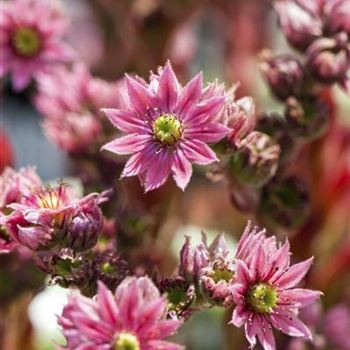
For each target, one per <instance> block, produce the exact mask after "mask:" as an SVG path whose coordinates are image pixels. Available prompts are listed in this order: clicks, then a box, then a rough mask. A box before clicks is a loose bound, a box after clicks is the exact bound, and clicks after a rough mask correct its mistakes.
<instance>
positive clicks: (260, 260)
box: [230, 226, 322, 350]
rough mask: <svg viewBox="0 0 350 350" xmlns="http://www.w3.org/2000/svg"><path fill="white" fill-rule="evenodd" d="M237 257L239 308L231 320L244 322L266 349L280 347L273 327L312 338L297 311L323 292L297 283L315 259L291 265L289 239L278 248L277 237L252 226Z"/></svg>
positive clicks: (235, 296) (252, 341) (250, 337)
mask: <svg viewBox="0 0 350 350" xmlns="http://www.w3.org/2000/svg"><path fill="white" fill-rule="evenodd" d="M236 257H237V258H238V259H239V260H238V261H237V265H236V275H235V279H234V283H233V284H232V293H233V299H234V301H235V303H236V308H235V310H234V312H233V315H232V320H231V322H230V323H232V324H233V325H235V326H236V327H241V326H243V325H244V327H245V334H246V338H247V339H248V341H249V343H250V345H251V346H252V347H254V346H255V345H256V341H257V339H258V340H259V342H260V343H261V345H262V347H263V348H264V349H265V350H274V349H276V345H275V339H274V335H273V332H272V327H274V328H276V329H278V330H280V331H282V332H284V333H286V334H288V335H290V336H292V337H305V338H307V339H311V338H312V335H311V332H310V331H309V329H308V328H307V326H306V325H305V324H304V323H303V322H301V321H300V320H299V319H298V318H297V314H298V311H299V309H300V308H303V307H305V306H307V305H310V304H312V303H314V302H315V301H316V300H317V299H318V298H319V297H320V295H321V294H322V293H320V292H318V291H312V290H308V289H300V288H294V286H295V285H297V284H298V283H299V282H300V281H301V279H302V278H303V277H304V276H305V275H306V273H307V272H308V270H309V268H310V266H311V264H312V261H313V258H311V259H308V260H306V261H304V262H301V263H298V264H295V265H293V266H290V257H289V243H288V241H286V242H285V243H284V244H283V245H282V246H281V247H278V246H277V244H276V240H275V238H267V237H266V236H265V232H264V231H263V230H261V231H258V229H257V228H254V229H251V227H250V226H248V228H247V229H246V232H245V234H244V235H243V236H242V238H241V241H240V243H239V245H238V251H237V255H236Z"/></svg>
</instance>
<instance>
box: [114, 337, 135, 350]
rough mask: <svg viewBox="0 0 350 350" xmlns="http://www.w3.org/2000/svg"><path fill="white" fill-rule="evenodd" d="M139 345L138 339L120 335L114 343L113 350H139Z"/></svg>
mask: <svg viewBox="0 0 350 350" xmlns="http://www.w3.org/2000/svg"><path fill="white" fill-rule="evenodd" d="M140 349H141V347H140V343H139V341H138V339H137V338H136V337H135V336H134V335H133V334H130V333H120V334H119V335H118V338H117V340H116V342H115V343H114V346H113V350H140Z"/></svg>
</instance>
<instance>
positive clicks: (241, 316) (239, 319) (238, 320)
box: [230, 305, 251, 327]
mask: <svg viewBox="0 0 350 350" xmlns="http://www.w3.org/2000/svg"><path fill="white" fill-rule="evenodd" d="M250 314H251V312H250V311H249V310H248V309H247V308H246V307H245V305H237V306H236V307H235V309H234V310H233V313H232V318H231V321H230V324H233V325H235V326H236V327H242V326H243V324H244V323H245V322H247V321H248V319H249V316H250Z"/></svg>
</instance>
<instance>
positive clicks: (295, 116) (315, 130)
mask: <svg viewBox="0 0 350 350" xmlns="http://www.w3.org/2000/svg"><path fill="white" fill-rule="evenodd" d="M328 116H329V108H328V106H327V104H326V103H325V102H323V101H321V100H316V99H314V98H311V99H309V100H308V101H303V103H301V102H300V101H298V100H297V99H295V98H294V97H290V98H288V100H287V103H286V111H285V117H286V121H287V125H288V130H289V133H290V134H291V135H292V136H295V137H303V138H308V139H313V138H318V137H320V136H321V135H322V134H323V133H324V132H325V130H326V127H327V124H328Z"/></svg>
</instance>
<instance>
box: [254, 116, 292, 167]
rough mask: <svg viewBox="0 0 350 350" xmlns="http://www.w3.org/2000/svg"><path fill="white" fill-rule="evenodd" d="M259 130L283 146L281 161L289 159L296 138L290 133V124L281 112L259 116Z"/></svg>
mask: <svg viewBox="0 0 350 350" xmlns="http://www.w3.org/2000/svg"><path fill="white" fill-rule="evenodd" d="M257 130H258V131H261V132H263V133H264V134H267V135H269V136H271V137H272V138H273V140H275V141H276V142H277V143H278V144H279V145H280V147H281V154H280V162H284V161H285V160H286V159H288V155H290V153H291V152H292V150H293V146H294V140H293V139H292V137H291V136H290V135H289V129H288V124H287V121H286V119H285V118H284V116H282V115H280V114H279V113H264V114H261V115H260V116H259V119H258V124H257Z"/></svg>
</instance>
